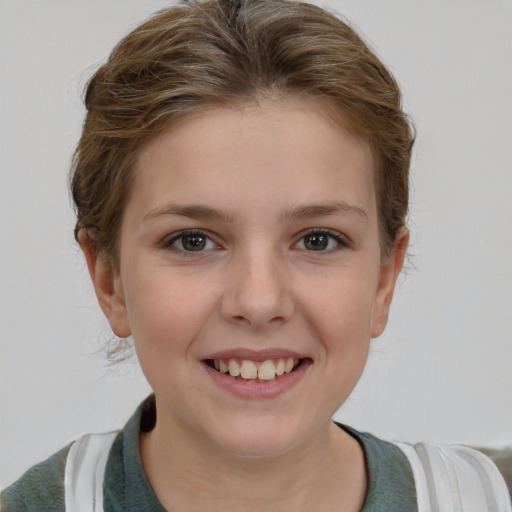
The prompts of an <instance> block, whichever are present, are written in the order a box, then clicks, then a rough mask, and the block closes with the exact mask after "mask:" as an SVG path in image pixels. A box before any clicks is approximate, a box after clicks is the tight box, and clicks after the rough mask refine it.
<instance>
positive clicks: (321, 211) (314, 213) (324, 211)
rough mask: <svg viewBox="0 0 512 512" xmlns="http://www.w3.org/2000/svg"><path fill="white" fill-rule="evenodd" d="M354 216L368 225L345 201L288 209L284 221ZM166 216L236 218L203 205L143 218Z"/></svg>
mask: <svg viewBox="0 0 512 512" xmlns="http://www.w3.org/2000/svg"><path fill="white" fill-rule="evenodd" d="M339 214H343V215H347V214H348V215H352V216H354V217H356V218H357V219H359V220H360V221H362V222H364V223H365V224H367V223H368V215H367V213H366V212H365V211H364V210H363V209H362V208H360V207H359V206H357V205H353V204H349V203H345V202H343V201H336V202H330V203H325V204H301V205H298V206H296V207H293V208H287V209H286V210H284V211H283V213H282V215H281V216H282V218H284V219H296V218H311V217H326V216H329V215H339ZM164 215H178V216H181V217H188V218H190V219H198V220H217V221H221V222H225V223H229V222H233V219H234V217H233V216H232V215H230V214H229V213H227V212H223V211H222V210H218V209H217V208H213V207H211V206H207V205H202V204H189V205H186V204H184V205H181V204H174V203H173V204H167V205H164V206H161V207H157V208H154V209H153V210H151V211H150V212H148V213H147V214H146V215H144V217H143V221H146V220H149V219H153V218H155V217H160V216H164Z"/></svg>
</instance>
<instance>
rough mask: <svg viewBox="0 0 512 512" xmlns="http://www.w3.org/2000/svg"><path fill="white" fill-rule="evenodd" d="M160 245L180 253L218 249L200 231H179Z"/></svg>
mask: <svg viewBox="0 0 512 512" xmlns="http://www.w3.org/2000/svg"><path fill="white" fill-rule="evenodd" d="M162 245H163V247H168V248H170V249H173V250H175V251H180V252H201V251H208V250H211V249H216V248H218V246H217V244H216V243H215V242H214V241H213V240H212V239H211V238H210V237H209V236H208V235H206V234H205V233H203V232H202V231H188V232H187V231H181V232H180V233H176V235H174V236H173V237H172V238H171V239H169V240H167V241H164V242H163V244H162Z"/></svg>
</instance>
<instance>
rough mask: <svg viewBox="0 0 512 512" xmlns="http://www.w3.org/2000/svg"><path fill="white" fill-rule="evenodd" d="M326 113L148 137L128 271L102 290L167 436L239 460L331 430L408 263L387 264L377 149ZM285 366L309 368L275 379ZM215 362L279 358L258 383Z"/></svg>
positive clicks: (286, 111)
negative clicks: (176, 432) (181, 436)
mask: <svg viewBox="0 0 512 512" xmlns="http://www.w3.org/2000/svg"><path fill="white" fill-rule="evenodd" d="M318 111H319V107H318V105H315V104H310V105H308V104H307V103H304V102H302V103H300V104H299V103H297V102H293V101H291V100H287V101H279V102H271V103H266V104H264V105H262V106H260V107H256V106H254V107H248V108H246V109H244V110H230V109H217V110H211V111H209V112H206V113H203V114H200V115H197V116H196V117H191V118H188V119H187V120H185V121H184V122H182V123H181V124H179V125H177V126H176V127H174V129H169V130H168V131H166V132H164V133H162V134H161V135H160V136H158V137H157V138H155V139H154V140H152V141H151V142H149V143H148V144H147V145H146V146H145V147H144V148H143V149H142V151H141V153H140V157H139V158H138V160H137V162H136V164H135V168H134V173H135V179H134V183H133V189H132V191H131V194H130V196H129V198H128V201H127V204H126V210H125V213H124V218H123V224H122V231H121V238H120V267H119V268H120V270H119V273H117V274H116V275H115V277H114V279H113V287H108V286H105V287H104V288H105V290H104V292H102V291H101V290H100V291H99V295H100V301H101V302H102V305H103V309H104V311H105V312H106V313H107V316H108V317H109V320H110V323H111V325H112V327H113V329H114V331H115V332H116V333H117V334H118V335H120V336H127V335H128V334H130V333H131V334H133V337H134V340H135V345H136V349H137V353H138V356H139V359H140V364H141V366H142V369H143V371H144V373H145V375H146V377H147V379H148V381H149V383H150V385H151V386H152V388H153V390H154V392H155V394H156V398H157V411H158V421H159V422H161V423H160V424H161V426H168V427H169V428H171V429H172V428H174V429H182V430H183V431H188V432H190V433H191V435H194V436H195V438H196V440H199V442H203V441H204V442H205V443H206V444H209V445H210V446H211V443H213V445H214V446H217V447H220V448H221V449H223V450H226V451H228V452H231V453H236V454H239V455H256V456H258V455H260V456H263V455H275V454H278V453H283V452H285V451H286V450H289V449H291V448H292V447H294V446H298V445H299V444H301V443H304V442H306V441H308V440H313V439H314V438H315V436H317V435H320V434H322V433H324V432H325V429H327V428H329V424H330V418H331V415H332V414H333V413H334V412H335V411H336V409H337V408H338V407H339V406H340V405H341V404H342V403H343V402H344V400H345V399H346V398H347V397H348V395H349V394H350V393H351V391H352V389H353V388H354V386H355V384H356V383H357V381H358V379H359V377H360V374H361V372H362V370H363V368H364V366H365V362H366V359H367V353H368V348H369V343H370V338H371V337H372V336H378V335H379V334H380V333H381V332H382V330H383V328H384V326H385V324H386V320H387V311H388V306H389V302H390V300H391V294H392V291H393V286H394V283H395V279H396V275H397V273H398V271H399V268H400V266H401V261H402V260H401V257H402V256H403V250H402V251H401V252H400V251H398V253H399V254H398V255H397V252H392V254H391V256H390V257H389V258H387V259H385V261H384V262H383V261H382V259H381V252H380V248H379V237H378V222H377V209H376V199H375V190H374V185H373V175H372V173H373V169H372V166H373V164H372V156H371V153H370V150H369V147H368V145H367V144H366V143H365V142H363V141H361V140H360V139H358V138H356V137H355V136H353V135H351V134H350V133H349V132H348V131H346V130H344V129H342V128H340V126H338V125H336V124H334V123H332V122H329V121H327V120H326V118H325V117H324V116H322V115H320V114H319V113H318ZM184 231H185V233H183V232H184ZM403 248H405V245H404V247H403ZM97 265H98V268H100V267H101V265H102V263H101V262H98V263H97ZM100 273H101V271H100ZM105 275H106V276H108V275H110V274H108V270H107V269H105ZM107 279H108V278H107ZM102 293H103V296H102ZM288 358H292V359H294V360H295V361H294V362H295V363H296V362H297V359H298V360H299V362H300V365H299V366H298V367H297V368H296V369H295V370H293V371H292V372H291V373H289V374H287V373H285V374H284V375H283V376H278V377H276V378H275V379H272V375H273V372H274V371H275V368H276V366H277V370H278V371H281V370H282V368H280V365H279V364H278V363H279V359H284V360H285V362H286V360H287V359H288ZM220 359H223V360H224V363H226V364H228V365H229V363H230V360H233V361H236V362H237V363H238V364H240V363H241V362H242V361H241V360H248V361H249V362H246V363H245V365H244V366H245V370H244V373H245V371H249V373H250V371H253V372H254V366H255V367H256V368H257V367H258V366H261V363H262V362H263V361H266V360H271V362H270V363H265V364H264V368H263V369H262V370H261V376H262V377H263V379H260V380H255V379H252V380H251V379H241V378H240V377H239V378H234V377H231V376H229V374H228V375H226V374H222V373H220V372H218V371H216V370H215V369H214V368H212V366H213V365H214V360H217V361H216V362H217V363H219V361H218V360H220ZM254 363H255V364H254ZM231 366H232V369H233V370H234V371H235V364H234V363H233V362H232V363H231ZM267 372H269V373H267ZM246 375H249V374H246ZM268 378H269V379H270V380H264V379H268Z"/></svg>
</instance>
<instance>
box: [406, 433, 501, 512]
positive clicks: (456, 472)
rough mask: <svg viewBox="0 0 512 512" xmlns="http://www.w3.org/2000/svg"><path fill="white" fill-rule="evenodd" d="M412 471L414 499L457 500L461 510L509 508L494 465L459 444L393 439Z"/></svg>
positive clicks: (427, 501) (422, 501) (439, 502)
mask: <svg viewBox="0 0 512 512" xmlns="http://www.w3.org/2000/svg"><path fill="white" fill-rule="evenodd" d="M397 446H399V447H400V449H401V450H402V451H403V452H404V454H405V455H406V456H407V458H408V460H409V463H410V465H411V467H412V471H413V473H414V479H415V483H416V490H417V495H418V503H419V504H420V506H421V504H433V506H434V507H435V505H437V506H441V505H444V504H445V503H453V504H454V506H455V505H456V504H461V505H462V508H463V510H468V511H473V510H474V511H480V510H497V511H506V512H509V511H510V510H511V507H510V503H511V501H510V494H509V491H508V488H507V485H506V483H505V480H504V479H503V476H502V474H501V473H500V470H499V469H498V467H497V466H496V465H495V464H494V463H493V462H492V460H491V459H489V458H488V457H487V456H486V455H484V454H483V453H481V452H479V451H477V450H474V449H472V448H468V447H466V446H461V445H450V446H436V445H432V444H425V443H418V444H415V445H409V444H404V443H397Z"/></svg>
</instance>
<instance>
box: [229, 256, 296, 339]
mask: <svg viewBox="0 0 512 512" xmlns="http://www.w3.org/2000/svg"><path fill="white" fill-rule="evenodd" d="M290 283H291V281H290V279H289V275H288V272H287V268H286V264H285V262H284V261H282V258H280V257H279V256H277V255H276V254H275V253H273V252H272V251H271V250H267V251H266V250H262V249H261V248H259V249H258V250H255V251H247V252H246V253H245V254H241V255H240V256H239V257H236V258H233V260H232V262H231V264H230V269H229V272H228V276H227V278H226V282H225V289H224V294H223V297H222V304H221V310H222V316H223V317H224V319H225V320H226V321H228V322H230V323H236V324H239V325H245V326H247V327H250V328H251V329H254V330H260V329H266V328H269V327H271V326H276V325H280V324H283V323H285V322H287V321H288V320H290V318H291V317H292V316H293V313H294V302H293V298H292V294H291V289H290Z"/></svg>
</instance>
